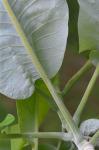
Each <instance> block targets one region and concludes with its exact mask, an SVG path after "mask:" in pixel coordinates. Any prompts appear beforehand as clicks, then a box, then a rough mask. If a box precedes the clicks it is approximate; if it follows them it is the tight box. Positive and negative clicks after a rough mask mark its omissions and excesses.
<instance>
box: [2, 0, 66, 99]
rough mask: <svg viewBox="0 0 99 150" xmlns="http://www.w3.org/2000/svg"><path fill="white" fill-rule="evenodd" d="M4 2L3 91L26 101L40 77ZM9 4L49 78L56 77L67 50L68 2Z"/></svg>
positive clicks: (11, 1)
mask: <svg viewBox="0 0 99 150" xmlns="http://www.w3.org/2000/svg"><path fill="white" fill-rule="evenodd" d="M2 2H3V0H0V92H1V93H2V94H4V95H6V96H8V97H11V98H14V99H25V98H28V97H30V96H31V95H32V93H33V91H34V83H35V81H36V80H37V79H38V78H39V75H38V73H37V71H36V69H35V67H34V65H33V63H32V58H31V57H32V56H31V55H30V53H29V52H28V50H27V49H26V48H25V47H24V46H23V45H24V44H23V43H22V41H21V38H20V37H19V34H18V33H17V32H16V30H15V27H14V23H12V22H11V20H10V17H9V16H8V14H7V12H6V9H5V8H4V6H3V4H2ZM5 3H7V5H8V6H9V7H10V9H11V11H12V13H13V15H14V17H15V18H16V20H17V22H18V24H19V25H20V28H21V31H22V33H24V35H25V39H26V40H27V42H28V43H29V45H30V46H31V47H32V50H33V52H35V54H36V56H37V57H38V60H39V62H40V63H41V65H42V66H43V68H44V70H45V71H46V73H47V75H48V76H49V77H53V76H54V75H55V74H56V73H57V72H58V71H59V69H60V67H61V64H62V61H63V57H64V53H65V48H66V42H67V36H68V7H67V3H66V1H65V0H50V1H49V0H38V1H36V0H25V1H23V0H20V1H19V0H8V1H6V2H5ZM5 5H6V4H5ZM13 22H14V20H13Z"/></svg>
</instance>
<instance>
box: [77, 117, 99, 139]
mask: <svg viewBox="0 0 99 150" xmlns="http://www.w3.org/2000/svg"><path fill="white" fill-rule="evenodd" d="M98 130H99V119H88V120H86V121H84V122H82V123H81V126H80V132H81V133H82V134H83V135H85V136H89V135H93V134H95V133H96V132H97V131H98Z"/></svg>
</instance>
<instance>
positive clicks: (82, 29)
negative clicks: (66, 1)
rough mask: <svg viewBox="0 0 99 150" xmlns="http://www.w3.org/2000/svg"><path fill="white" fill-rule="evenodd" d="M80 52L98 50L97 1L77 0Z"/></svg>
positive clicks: (98, 19) (98, 20)
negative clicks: (78, 7)
mask: <svg viewBox="0 0 99 150" xmlns="http://www.w3.org/2000/svg"><path fill="white" fill-rule="evenodd" d="M78 2H79V6H80V12H79V21H78V30H79V46H80V52H83V51H87V50H99V0H78Z"/></svg>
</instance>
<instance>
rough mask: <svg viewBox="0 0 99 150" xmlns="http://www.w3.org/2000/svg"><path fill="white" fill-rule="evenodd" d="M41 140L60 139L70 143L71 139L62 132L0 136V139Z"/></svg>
mask: <svg viewBox="0 0 99 150" xmlns="http://www.w3.org/2000/svg"><path fill="white" fill-rule="evenodd" d="M28 137H31V138H41V139H46V138H47V139H59V140H60V139H61V140H64V141H71V140H72V137H71V136H70V135H69V134H68V133H62V132H30V133H22V134H0V139H4V140H7V139H19V138H28Z"/></svg>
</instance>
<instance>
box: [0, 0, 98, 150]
mask: <svg viewBox="0 0 99 150" xmlns="http://www.w3.org/2000/svg"><path fill="white" fill-rule="evenodd" d="M76 4H79V12H78V14H77V16H78V18H74V20H73V21H72V20H71V19H72V18H73V17H72V16H73V15H74V14H75V12H73V6H72V5H76ZM75 11H76V10H75ZM73 24H76V25H77V31H78V36H79V48H78V50H79V52H80V53H81V54H82V53H85V52H87V59H88V61H87V63H86V64H85V65H84V66H83V67H82V68H81V69H80V70H79V71H78V72H77V73H76V74H75V75H74V76H73V77H72V78H71V79H70V80H69V81H68V82H67V84H66V86H65V87H64V90H63V91H60V90H59V87H58V86H57V85H56V84H55V78H54V79H52V78H53V77H54V76H55V75H56V74H57V73H58V72H59V69H60V67H61V65H62V62H63V58H64V54H65V49H66V45H67V38H68V36H69V33H70V32H69V30H70V28H71V27H72V25H73ZM77 31H75V32H74V34H77V33H76V32H77ZM98 50H99V0H86V1H84V0H78V2H77V1H76V0H73V1H72V0H71V1H69V0H67V1H66V0H0V93H2V94H3V95H6V96H7V97H9V98H12V99H13V100H16V107H17V114H18V123H17V124H16V125H12V123H13V121H14V120H15V118H14V116H12V115H11V114H8V115H7V117H6V118H5V119H4V120H3V121H2V122H1V123H0V139H3V140H6V139H8V140H10V142H11V150H22V149H23V148H25V147H27V146H28V145H29V146H31V149H32V150H38V149H40V150H41V149H43V150H44V149H45V150H62V148H61V145H62V141H64V142H65V143H66V145H68V143H69V145H70V147H69V148H65V149H68V150H69V149H71V150H76V149H78V150H94V149H95V148H96V147H98V146H99V119H94V118H92V119H89V120H85V121H84V122H82V123H81V124H80V118H81V115H82V112H83V110H84V107H85V105H86V103H87V100H88V98H89V96H90V94H91V92H92V89H93V87H94V85H95V82H96V80H97V78H98V75H99V51H98ZM85 56H86V53H85ZM92 66H95V72H94V74H93V76H92V78H91V80H90V82H89V84H88V87H87V89H86V90H85V93H84V96H83V97H82V99H81V102H80V104H79V106H78V108H77V110H76V112H75V114H74V116H73V117H72V116H71V114H70V112H69V111H68V109H67V108H66V106H65V105H64V102H63V99H64V96H65V95H66V94H67V93H68V92H70V90H71V88H72V87H73V86H74V84H75V83H76V82H77V81H78V80H79V79H80V78H81V77H82V76H83V75H84V74H85V73H86V72H87V71H88V70H89V69H90V68H91V67H92ZM51 79H52V80H51ZM46 101H47V102H48V103H49V104H50V107H51V108H52V109H54V111H55V112H56V113H57V114H58V116H59V118H60V120H61V125H62V131H60V132H40V131H39V127H40V125H41V123H42V122H43V120H44V118H45V116H46V114H47V112H48V109H49V106H48V105H47V103H46ZM41 138H48V139H57V140H58V141H59V142H58V146H57V147H54V146H52V145H46V146H44V145H43V146H40V143H39V141H38V139H41Z"/></svg>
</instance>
